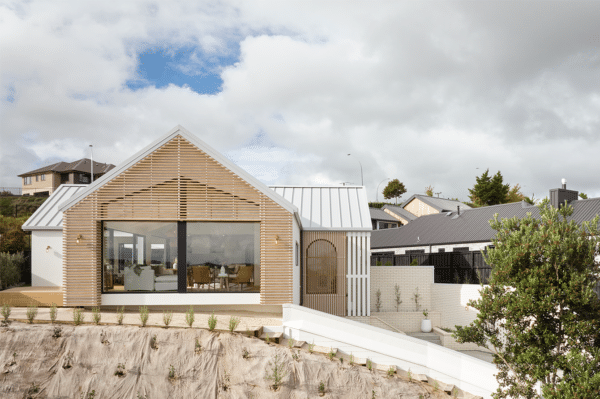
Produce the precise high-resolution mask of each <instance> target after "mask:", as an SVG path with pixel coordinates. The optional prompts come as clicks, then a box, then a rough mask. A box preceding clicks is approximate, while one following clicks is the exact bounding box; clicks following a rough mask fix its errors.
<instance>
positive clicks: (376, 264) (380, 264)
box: [375, 260, 383, 266]
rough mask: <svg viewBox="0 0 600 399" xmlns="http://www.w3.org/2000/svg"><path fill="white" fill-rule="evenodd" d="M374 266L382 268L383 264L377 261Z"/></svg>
mask: <svg viewBox="0 0 600 399" xmlns="http://www.w3.org/2000/svg"><path fill="white" fill-rule="evenodd" d="M375 266H383V263H381V261H380V260H378V261H377V262H375Z"/></svg>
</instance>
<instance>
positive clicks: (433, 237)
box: [371, 198, 600, 249]
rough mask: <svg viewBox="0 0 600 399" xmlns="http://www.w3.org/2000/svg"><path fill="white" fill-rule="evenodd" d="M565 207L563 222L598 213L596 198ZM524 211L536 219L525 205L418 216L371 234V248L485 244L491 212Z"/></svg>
mask: <svg viewBox="0 0 600 399" xmlns="http://www.w3.org/2000/svg"><path fill="white" fill-rule="evenodd" d="M569 205H571V206H572V207H573V215H571V216H569V217H568V218H567V220H574V221H575V222H576V223H578V224H581V223H582V222H584V221H589V220H591V219H593V218H594V216H596V215H597V214H600V198H591V199H587V200H577V201H571V202H570V203H569ZM528 212H531V216H532V217H533V218H536V219H539V217H540V212H539V209H538V207H537V206H532V205H529V204H527V203H525V202H514V203H510V204H502V205H494V206H486V207H482V208H473V209H467V210H464V211H462V210H461V212H460V215H457V213H456V211H453V212H444V213H439V214H435V215H426V216H421V217H419V218H417V219H415V220H413V221H412V222H410V223H409V224H407V225H406V226H403V227H402V228H398V229H386V230H377V231H374V232H373V233H372V235H371V248H373V249H376V248H402V247H410V246H424V245H444V244H458V243H474V242H488V241H491V240H492V238H493V237H494V236H495V235H496V233H497V231H496V230H494V229H492V228H491V227H490V224H489V221H490V220H491V219H493V217H494V214H495V213H498V218H499V219H507V218H512V217H514V216H516V217H517V218H519V219H522V218H524V217H526V216H527V213H528ZM448 213H450V215H448Z"/></svg>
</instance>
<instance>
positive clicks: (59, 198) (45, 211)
mask: <svg viewBox="0 0 600 399" xmlns="http://www.w3.org/2000/svg"><path fill="white" fill-rule="evenodd" d="M87 187H88V185H87V184H62V185H60V186H59V187H58V188H57V189H56V190H55V191H54V192H53V193H52V195H51V196H50V197H48V199H47V200H46V201H44V203H43V204H42V205H41V206H40V207H39V208H38V209H37V210H36V211H35V212H34V214H33V215H31V217H30V218H29V219H27V221H26V222H25V224H23V227H22V228H23V230H62V220H63V213H62V212H61V211H59V210H58V206H59V205H60V204H62V203H63V202H65V201H66V200H68V199H69V198H71V197H72V196H74V195H75V194H76V193H78V192H80V191H82V190H84V189H86V188H87Z"/></svg>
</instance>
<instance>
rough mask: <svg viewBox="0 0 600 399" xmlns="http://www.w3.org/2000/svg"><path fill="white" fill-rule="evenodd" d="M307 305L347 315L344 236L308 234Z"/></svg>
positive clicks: (305, 256)
mask: <svg viewBox="0 0 600 399" xmlns="http://www.w3.org/2000/svg"><path fill="white" fill-rule="evenodd" d="M303 234H304V237H303V242H304V245H303V246H304V251H303V252H304V268H303V270H304V276H303V291H304V292H303V305H304V306H306V307H308V308H311V309H315V310H320V311H322V312H326V313H330V314H334V315H337V316H345V315H346V278H345V269H346V257H345V253H346V240H345V233H343V232H304V233H303Z"/></svg>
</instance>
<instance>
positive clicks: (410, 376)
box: [406, 369, 412, 382]
mask: <svg viewBox="0 0 600 399" xmlns="http://www.w3.org/2000/svg"><path fill="white" fill-rule="evenodd" d="M406 374H408V381H410V382H412V373H411V372H410V369H408V371H407V372H406Z"/></svg>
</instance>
